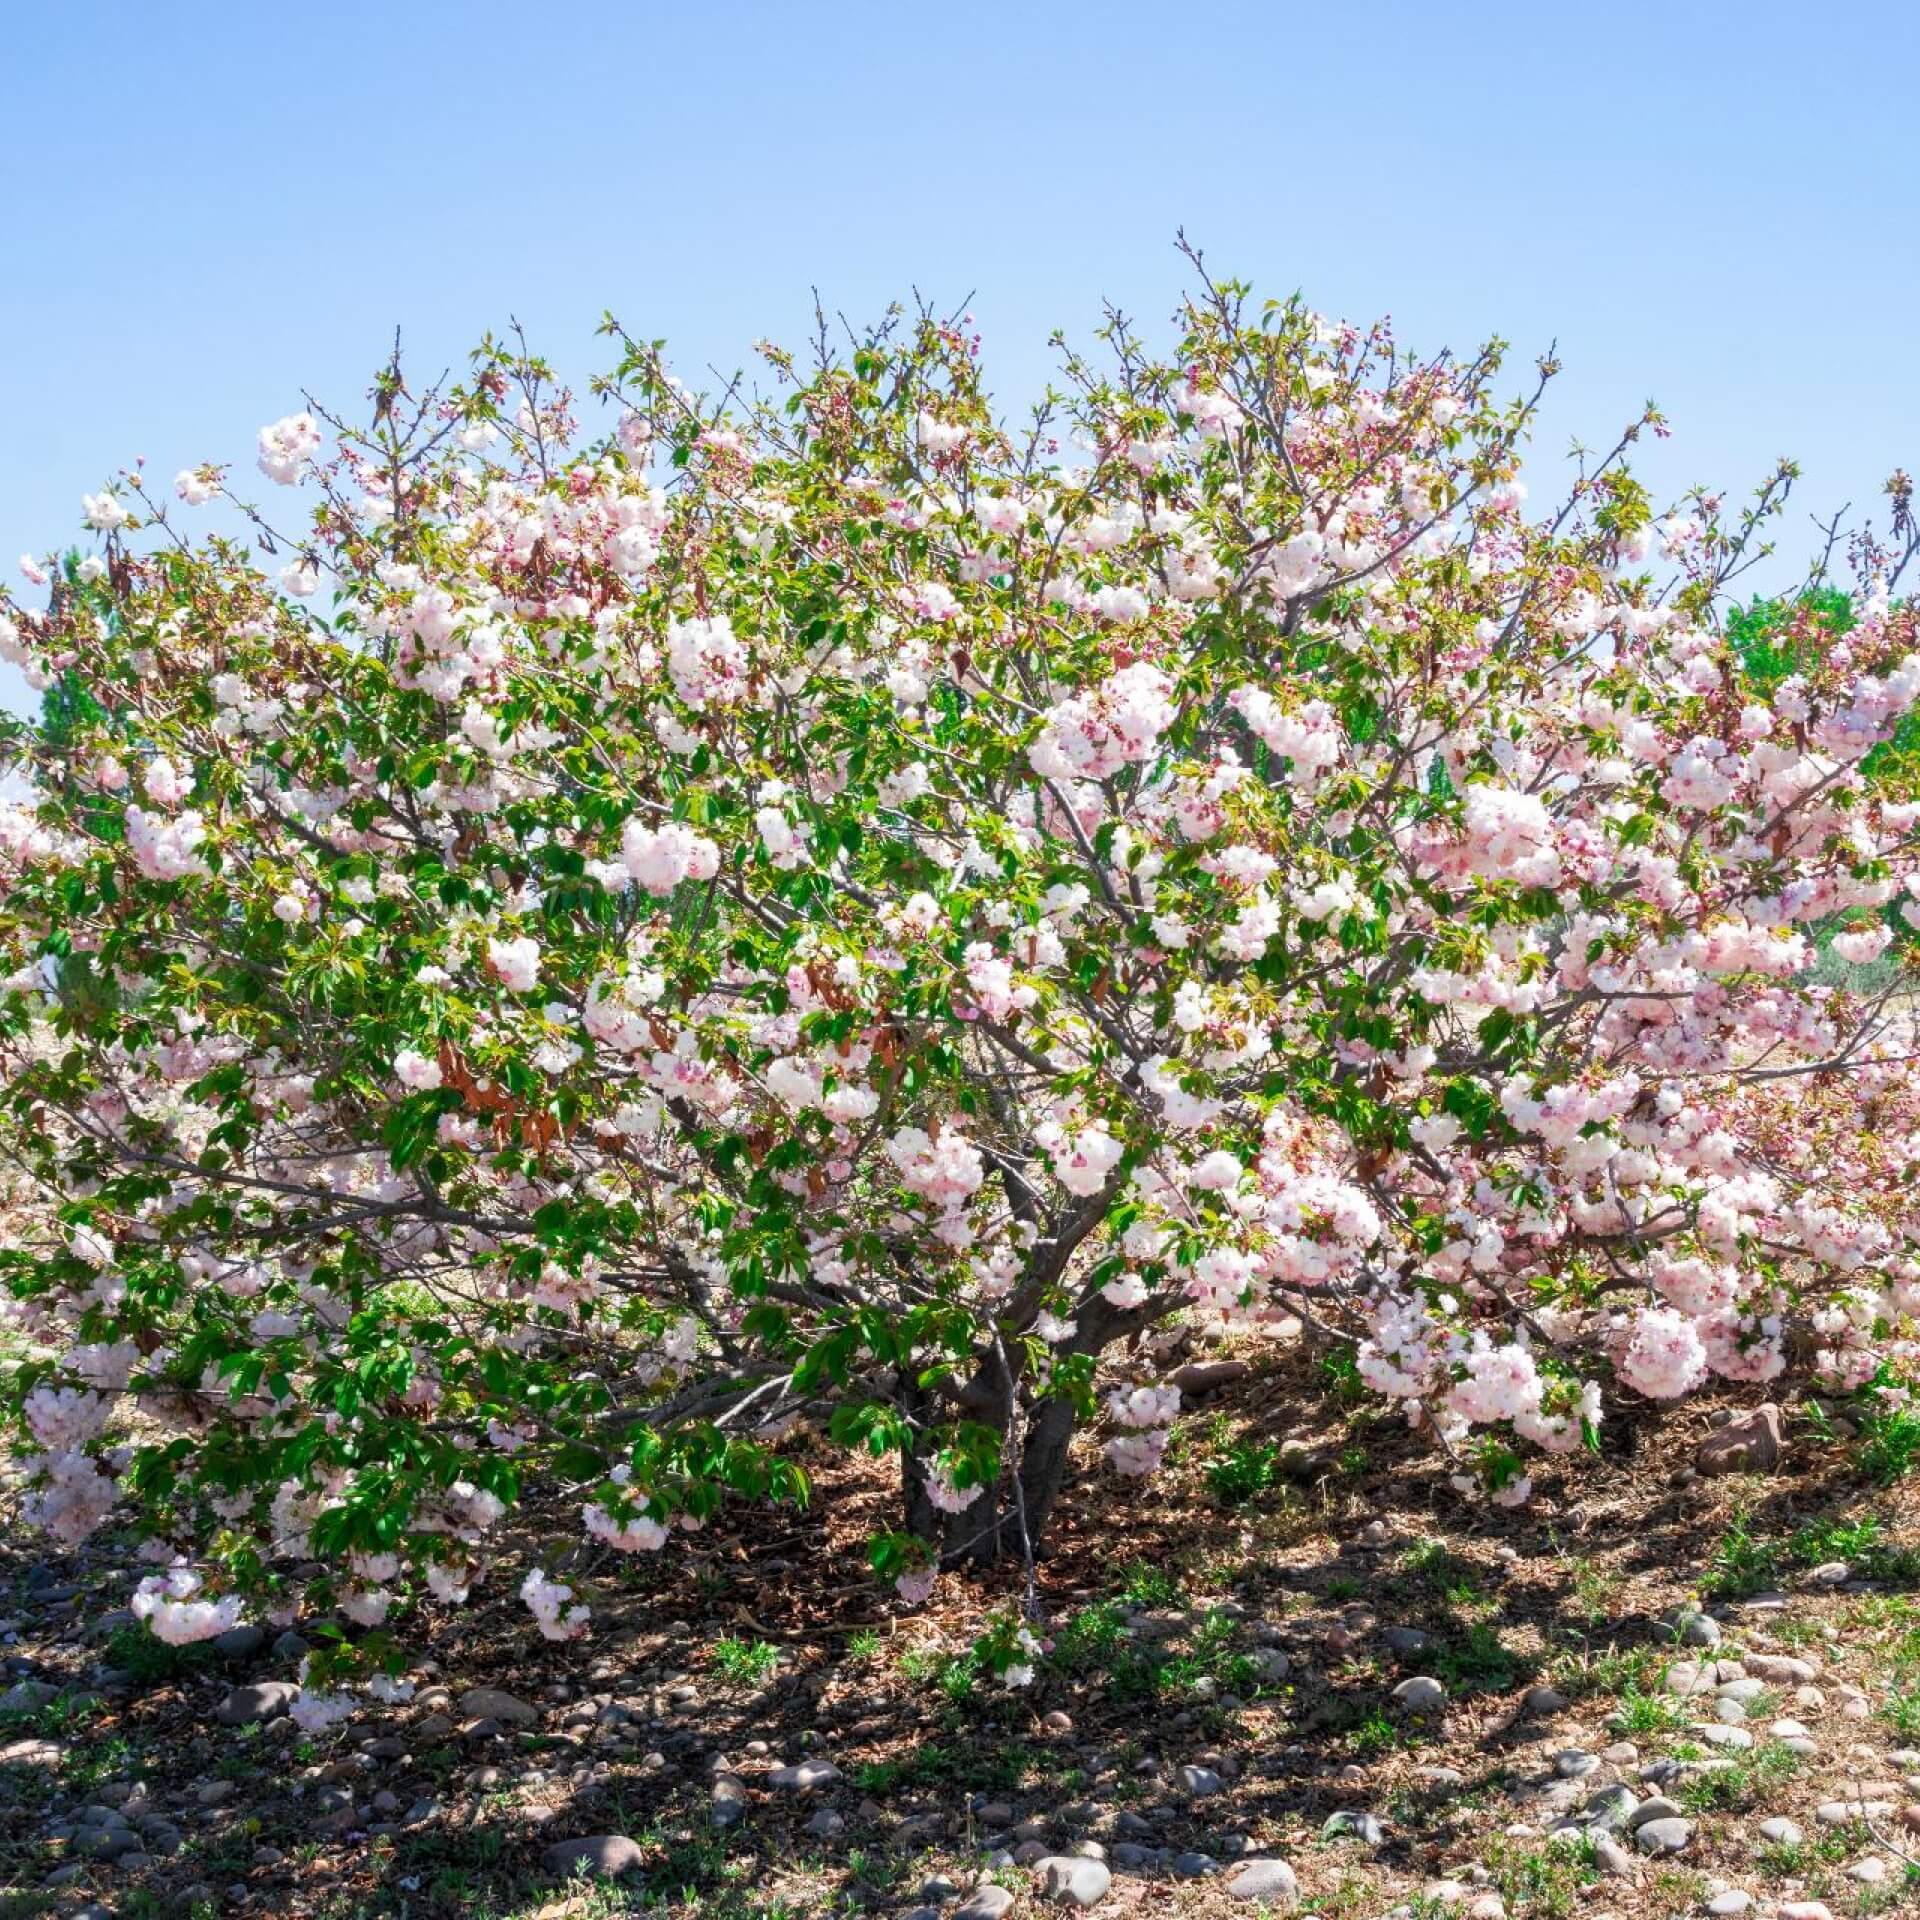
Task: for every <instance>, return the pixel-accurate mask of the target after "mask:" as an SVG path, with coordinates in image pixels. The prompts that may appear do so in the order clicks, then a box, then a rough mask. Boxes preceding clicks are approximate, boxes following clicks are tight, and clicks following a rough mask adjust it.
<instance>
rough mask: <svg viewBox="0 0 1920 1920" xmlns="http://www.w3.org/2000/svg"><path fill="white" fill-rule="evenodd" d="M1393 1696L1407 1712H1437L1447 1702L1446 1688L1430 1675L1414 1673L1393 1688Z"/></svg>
mask: <svg viewBox="0 0 1920 1920" xmlns="http://www.w3.org/2000/svg"><path fill="white" fill-rule="evenodd" d="M1393 1697H1394V1698H1395V1699H1396V1700H1398V1701H1399V1702H1400V1704H1401V1705H1402V1706H1403V1707H1405V1708H1406V1710H1407V1711H1408V1712H1409V1713H1437V1712H1439V1710H1440V1709H1441V1708H1442V1707H1444V1706H1445V1705H1446V1704H1447V1690H1446V1688H1445V1687H1443V1686H1442V1685H1441V1684H1440V1682H1439V1681H1438V1680H1435V1679H1433V1678H1432V1677H1431V1676H1430V1675H1428V1674H1424V1673H1420V1674H1415V1675H1414V1676H1413V1678H1412V1679H1410V1680H1402V1681H1401V1682H1400V1684H1399V1685H1398V1686H1397V1687H1395V1688H1394V1690H1393Z"/></svg>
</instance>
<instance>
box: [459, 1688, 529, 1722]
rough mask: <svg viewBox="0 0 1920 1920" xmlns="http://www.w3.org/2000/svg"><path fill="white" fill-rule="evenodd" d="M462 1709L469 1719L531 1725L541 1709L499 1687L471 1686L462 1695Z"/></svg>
mask: <svg viewBox="0 0 1920 1920" xmlns="http://www.w3.org/2000/svg"><path fill="white" fill-rule="evenodd" d="M460 1711H461V1712H462V1713H464V1714H465V1715H466V1716H467V1718H468V1719H469V1720H498V1721H499V1722H500V1724H501V1725H502V1726H507V1727H530V1726H532V1725H533V1724H534V1722H535V1721H536V1720H538V1719H539V1718H540V1710H539V1708H537V1707H530V1706H528V1705H527V1703H526V1702H525V1701H524V1700H521V1699H518V1698H516V1697H515V1696H514V1695H513V1694H511V1693H502V1692H501V1691H500V1690H499V1688H497V1687H470V1688H469V1689H468V1690H467V1691H466V1692H465V1693H463V1694H462V1695H461V1696H460Z"/></svg>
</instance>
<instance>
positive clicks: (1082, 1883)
mask: <svg viewBox="0 0 1920 1920" xmlns="http://www.w3.org/2000/svg"><path fill="white" fill-rule="evenodd" d="M1034 1878H1035V1880H1036V1881H1037V1882H1038V1884H1039V1887H1040V1892H1041V1894H1042V1895H1043V1896H1044V1897H1045V1898H1046V1899H1048V1900H1058V1901H1060V1902H1061V1903H1062V1904H1064V1905H1067V1906H1074V1907H1093V1906H1098V1905H1099V1903H1100V1902H1101V1901H1102V1900H1104V1899H1105V1898H1106V1897H1107V1893H1108V1890H1109V1889H1110V1888H1111V1887H1112V1885H1113V1875H1112V1873H1111V1872H1110V1871H1109V1870H1108V1868H1107V1864H1106V1862H1105V1861H1104V1860H1091V1859H1087V1858H1085V1857H1083V1856H1077V1855H1073V1854H1061V1853H1055V1854H1048V1855H1047V1856H1046V1857H1045V1858H1043V1859H1041V1860H1038V1861H1036V1862H1035V1863H1034Z"/></svg>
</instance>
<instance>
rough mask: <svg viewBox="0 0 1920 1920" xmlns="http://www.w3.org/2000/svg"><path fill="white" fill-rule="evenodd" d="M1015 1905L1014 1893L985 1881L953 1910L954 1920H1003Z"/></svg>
mask: <svg viewBox="0 0 1920 1920" xmlns="http://www.w3.org/2000/svg"><path fill="white" fill-rule="evenodd" d="M1012 1905H1013V1893H1012V1890H1011V1889H1010V1888H1007V1887H997V1886H995V1885H994V1884H993V1882H992V1881H990V1880H989V1881H985V1882H983V1883H982V1884H981V1885H980V1886H977V1887H975V1888H974V1890H973V1891H972V1892H971V1893H970V1894H968V1895H967V1897H966V1898H965V1899H964V1900H962V1901H961V1902H960V1904H959V1905H958V1906H957V1907H955V1908H954V1910H953V1920H1001V1915H1002V1914H1004V1913H1005V1912H1006V1911H1007V1910H1008V1909H1009V1908H1010V1907H1011V1906H1012Z"/></svg>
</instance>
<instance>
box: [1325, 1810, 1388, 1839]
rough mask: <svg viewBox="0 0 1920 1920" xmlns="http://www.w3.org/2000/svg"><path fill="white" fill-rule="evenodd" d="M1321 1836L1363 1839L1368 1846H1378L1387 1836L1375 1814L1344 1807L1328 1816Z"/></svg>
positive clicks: (1326, 1837)
mask: <svg viewBox="0 0 1920 1920" xmlns="http://www.w3.org/2000/svg"><path fill="white" fill-rule="evenodd" d="M1320 1837H1321V1838H1322V1839H1323V1840H1363V1841H1365V1842H1366V1844H1367V1845H1368V1846H1370V1847H1377V1846H1379V1845H1380V1844H1381V1843H1382V1842H1383V1841H1384V1840H1385V1839H1386V1837H1387V1836H1386V1832H1385V1830H1384V1829H1383V1828H1382V1827H1381V1825H1380V1822H1379V1820H1378V1819H1376V1818H1375V1816H1374V1815H1372V1814H1370V1813H1360V1812H1356V1811H1354V1810H1353V1809H1351V1808H1343V1809H1342V1810H1341V1811H1340V1812H1338V1813H1332V1814H1329V1815H1328V1816H1327V1819H1326V1822H1325V1824H1324V1825H1323V1826H1322V1827H1321V1829H1320Z"/></svg>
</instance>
